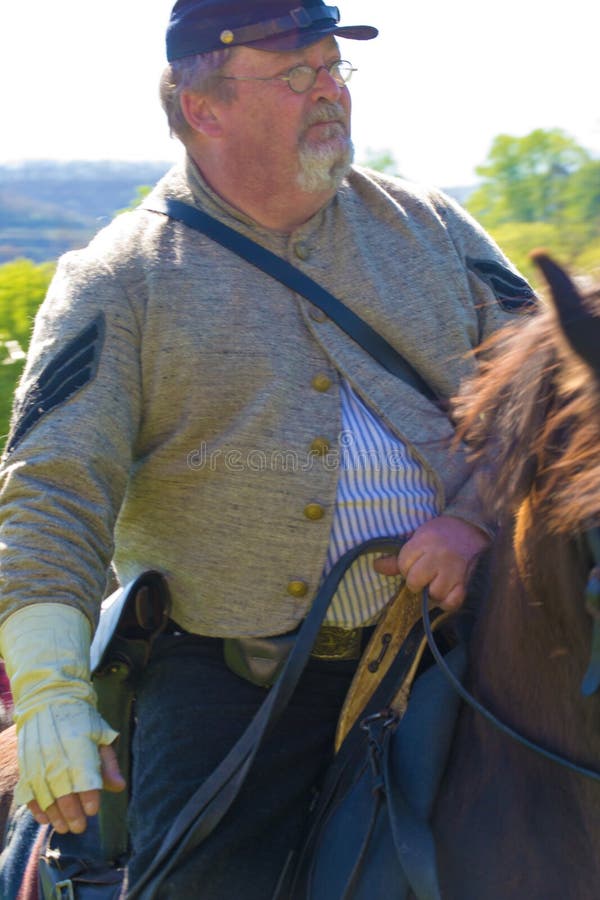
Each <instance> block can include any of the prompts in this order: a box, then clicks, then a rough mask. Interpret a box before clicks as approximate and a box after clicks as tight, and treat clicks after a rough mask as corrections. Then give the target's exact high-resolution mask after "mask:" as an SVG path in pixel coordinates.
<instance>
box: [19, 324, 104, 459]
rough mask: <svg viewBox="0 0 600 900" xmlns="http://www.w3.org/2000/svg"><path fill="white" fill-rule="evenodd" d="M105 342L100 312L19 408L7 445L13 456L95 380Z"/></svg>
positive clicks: (59, 355)
mask: <svg viewBox="0 0 600 900" xmlns="http://www.w3.org/2000/svg"><path fill="white" fill-rule="evenodd" d="M103 343H104V314H103V313H98V315H97V316H96V318H95V319H94V320H93V321H92V322H91V323H90V324H89V325H87V326H86V327H85V328H84V329H83V331H81V332H80V333H79V334H78V335H77V336H76V337H74V338H72V340H70V341H69V342H68V344H66V345H65V346H64V347H63V348H62V350H61V351H60V352H59V353H57V355H56V356H55V357H54V359H53V360H51V361H50V362H49V363H48V364H47V365H46V366H45V367H44V369H43V370H42V372H41V373H40V375H39V377H38V379H37V380H36V381H35V382H34V384H32V385H31V387H30V388H29V390H28V391H27V393H26V394H25V396H24V397H23V399H22V400H21V401H20V402H19V404H18V405H17V407H16V409H15V419H14V423H13V427H12V430H11V433H10V435H9V438H8V443H7V446H6V453H7V454H8V453H11V452H12V451H13V450H14V449H15V447H16V446H17V444H18V443H19V441H20V440H22V438H23V437H24V436H25V435H26V434H27V432H28V431H31V429H32V428H33V426H34V425H35V424H36V423H37V422H39V420H40V419H41V418H42V417H43V416H45V415H47V414H48V413H49V412H50V411H51V410H53V409H56V407H57V406H60V405H61V404H62V403H65V402H66V401H67V400H68V399H69V398H70V397H72V396H73V395H74V394H76V393H77V392H78V391H80V390H81V389H82V388H83V387H85V385H86V384H89V382H90V381H92V379H93V378H94V377H95V375H96V371H97V369H98V361H99V359H100V353H101V350H102V345H103Z"/></svg>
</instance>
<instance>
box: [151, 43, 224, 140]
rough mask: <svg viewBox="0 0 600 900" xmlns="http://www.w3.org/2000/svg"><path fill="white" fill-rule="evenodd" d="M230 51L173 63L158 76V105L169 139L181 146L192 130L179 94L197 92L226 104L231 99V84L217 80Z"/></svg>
mask: <svg viewBox="0 0 600 900" xmlns="http://www.w3.org/2000/svg"><path fill="white" fill-rule="evenodd" d="M234 51H235V47H224V48H223V49H222V50H213V51H211V52H210V53H198V54H196V55H195V56H186V57H184V58H183V59H176V60H174V61H173V62H172V63H171V64H170V65H169V66H167V68H166V69H165V70H164V72H163V73H162V76H161V79H160V102H161V103H162V108H163V109H164V111H165V113H166V116H167V121H168V123H169V130H170V132H171V135H176V136H177V137H178V138H179V140H180V141H183V143H185V138H186V137H188V136H189V135H190V134H191V133H192V128H191V127H190V125H189V123H188V122H187V120H186V118H185V116H184V115H183V112H182V109H181V94H182V92H183V91H198V93H204V94H213V95H216V96H218V97H219V98H220V99H222V100H226V101H227V100H230V99H233V97H234V96H235V82H231V81H222V80H221V79H219V78H217V76H218V75H219V74H220V72H221V71H222V69H223V67H224V66H225V63H226V62H227V61H228V60H229V59H231V56H232V54H233V53H234Z"/></svg>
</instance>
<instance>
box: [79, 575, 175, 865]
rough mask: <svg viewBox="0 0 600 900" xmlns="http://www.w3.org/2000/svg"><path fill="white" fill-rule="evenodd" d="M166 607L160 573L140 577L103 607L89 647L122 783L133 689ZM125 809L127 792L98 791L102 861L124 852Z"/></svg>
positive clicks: (125, 773) (167, 600) (127, 766)
mask: <svg viewBox="0 0 600 900" xmlns="http://www.w3.org/2000/svg"><path fill="white" fill-rule="evenodd" d="M170 608H171V601H170V596H169V590H168V586H167V582H166V580H165V578H164V576H163V575H162V573H160V572H155V571H148V572H143V573H142V574H141V575H139V576H138V577H137V578H136V579H135V580H134V581H132V582H130V583H129V584H128V585H126V586H125V587H123V588H119V590H117V591H115V592H114V593H113V594H111V595H110V596H109V597H107V598H106V600H105V601H104V602H103V604H102V611H101V614H100V622H99V624H98V628H97V630H96V634H95V636H94V640H93V642H92V647H91V666H92V680H93V684H94V688H95V690H96V694H97V696H98V710H99V712H100V714H101V715H102V717H103V718H104V719H105V720H106V721H107V722H108V724H109V725H110V726H111V727H112V728H114V729H115V730H116V731H118V732H119V738H118V740H117V742H116V745H115V750H116V754H117V759H118V762H119V768H120V770H121V773H122V775H123V777H124V778H125V781H126V782H127V783H128V784H129V774H130V768H131V766H130V737H131V716H132V706H133V699H134V685H135V681H136V677H137V676H139V674H140V673H141V671H142V670H143V668H144V666H145V665H146V663H147V661H148V658H149V656H150V652H151V650H152V644H153V642H154V640H155V638H156V637H157V636H158V635H159V634H160V633H161V631H163V630H164V628H165V625H166V624H167V621H168V618H169V612H170ZM127 804H128V792H127V790H125V791H123V792H122V793H119V794H114V793H109V792H108V791H103V792H102V802H101V806H100V833H101V837H102V848H103V853H104V856H105V859H106V860H109V861H112V862H116V863H118V861H119V860H120V859H121V858H122V857H123V856H124V855H126V853H127V851H128V834H127Z"/></svg>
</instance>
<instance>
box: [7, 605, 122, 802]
mask: <svg viewBox="0 0 600 900" xmlns="http://www.w3.org/2000/svg"><path fill="white" fill-rule="evenodd" d="M90 633H91V629H90V624H89V622H88V620H87V618H86V617H85V616H84V614H83V613H81V612H80V611H79V610H77V609H75V608H74V607H71V606H66V605H65V604H62V603H43V604H41V603H38V604H35V605H31V606H25V607H24V608H23V609H20V610H18V611H17V612H15V613H13V614H12V615H11V616H9V618H8V619H7V620H6V621H5V622H4V623H3V625H2V627H1V628H0V656H2V658H3V659H4V661H5V663H6V671H7V673H8V677H9V678H10V684H11V690H12V693H13V697H14V703H15V707H14V719H15V723H16V726H17V734H18V746H19V773H20V777H19V782H18V784H17V787H16V790H15V800H16V801H17V803H28V802H29V801H30V800H33V799H35V800H37V802H38V803H39V805H40V806H41V808H42V809H47V807H48V806H50V805H51V804H52V803H54V801H55V800H56V799H57V798H58V797H62V796H64V795H65V794H70V793H79V792H80V791H88V790H92V789H94V788H101V787H102V776H101V773H100V758H99V754H98V746H99V745H102V744H111V743H112V742H113V741H114V739H115V738H116V737H117V732H116V731H113V729H112V728H110V727H109V726H108V725H107V724H106V722H105V721H104V720H103V719H102V717H101V716H100V715H99V713H98V712H97V710H96V695H95V692H94V689H93V687H92V685H91V682H90V662H89V659H90Z"/></svg>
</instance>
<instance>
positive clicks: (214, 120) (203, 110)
mask: <svg viewBox="0 0 600 900" xmlns="http://www.w3.org/2000/svg"><path fill="white" fill-rule="evenodd" d="M180 102H181V111H182V112H183V115H184V116H185V120H186V122H187V123H188V125H189V126H190V127H191V128H193V129H194V131H198V132H199V133H200V134H203V135H205V136H206V137H218V136H219V135H220V134H221V123H220V122H219V119H218V117H217V116H216V114H215V111H214V109H213V104H212V102H211V99H210V97H208V96H207V95H206V94H198V93H196V92H195V91H182V93H181V98H180Z"/></svg>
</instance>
